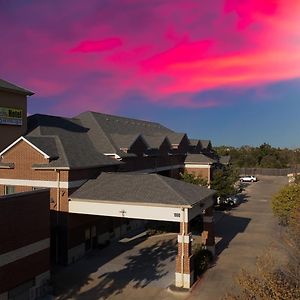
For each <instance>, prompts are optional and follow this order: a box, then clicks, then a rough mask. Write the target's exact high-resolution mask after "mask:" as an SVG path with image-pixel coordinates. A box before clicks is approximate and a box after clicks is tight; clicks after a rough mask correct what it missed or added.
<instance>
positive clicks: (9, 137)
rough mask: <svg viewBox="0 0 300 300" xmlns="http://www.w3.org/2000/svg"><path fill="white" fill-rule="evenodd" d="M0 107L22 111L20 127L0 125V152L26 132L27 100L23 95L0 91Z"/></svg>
mask: <svg viewBox="0 0 300 300" xmlns="http://www.w3.org/2000/svg"><path fill="white" fill-rule="evenodd" d="M0 107H7V108H16V109H22V111H23V115H22V117H23V119H22V123H23V124H22V126H15V125H1V124H0V136H1V139H0V151H2V150H3V149H5V148H6V147H7V146H8V145H9V144H11V143H12V142H13V141H15V140H16V139H17V138H18V137H20V136H21V135H23V134H25V132H26V130H27V98H26V96H24V95H20V94H15V93H11V92H6V91H0Z"/></svg>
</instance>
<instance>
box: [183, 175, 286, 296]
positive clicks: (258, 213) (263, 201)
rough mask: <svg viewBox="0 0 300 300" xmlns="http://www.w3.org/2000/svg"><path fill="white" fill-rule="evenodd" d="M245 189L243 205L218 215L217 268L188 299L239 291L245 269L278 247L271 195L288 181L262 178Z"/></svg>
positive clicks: (205, 277)
mask: <svg viewBox="0 0 300 300" xmlns="http://www.w3.org/2000/svg"><path fill="white" fill-rule="evenodd" d="M259 179H260V181H258V182H256V183H251V184H249V185H247V186H246V190H245V194H244V199H243V203H241V204H240V205H239V206H238V207H236V208H234V209H232V210H231V211H230V212H228V213H226V212H225V213H224V212H216V217H217V219H218V220H217V223H216V236H217V245H216V251H217V254H218V258H217V261H216V264H215V266H214V267H212V268H211V269H209V270H208V271H207V272H206V273H205V275H204V278H203V279H202V280H201V281H199V282H198V283H197V285H196V286H195V287H194V289H193V291H192V293H191V295H190V296H189V297H188V299H201V300H218V299H221V298H222V296H223V295H225V293H226V292H228V291H230V292H232V291H234V290H237V284H236V282H235V278H236V276H237V274H238V273H239V272H240V271H241V269H242V268H244V269H247V270H253V269H254V268H255V262H256V258H257V256H259V255H261V254H262V253H263V252H264V251H265V250H266V249H267V248H268V247H269V246H270V245H273V247H276V244H277V243H278V240H280V230H279V226H278V224H277V221H276V219H275V218H274V216H273V214H272V210H271V206H270V200H271V197H272V195H273V194H274V193H275V192H276V191H278V190H279V189H280V188H281V187H282V186H283V185H284V184H287V178H286V177H260V178H259Z"/></svg>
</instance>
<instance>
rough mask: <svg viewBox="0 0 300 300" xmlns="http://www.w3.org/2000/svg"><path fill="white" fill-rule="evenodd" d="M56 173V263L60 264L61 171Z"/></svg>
mask: <svg viewBox="0 0 300 300" xmlns="http://www.w3.org/2000/svg"><path fill="white" fill-rule="evenodd" d="M55 171H56V174H57V176H56V178H57V187H56V204H57V205H56V262H57V263H58V262H59V257H58V252H59V243H58V240H59V231H58V226H59V212H60V171H59V170H57V169H55Z"/></svg>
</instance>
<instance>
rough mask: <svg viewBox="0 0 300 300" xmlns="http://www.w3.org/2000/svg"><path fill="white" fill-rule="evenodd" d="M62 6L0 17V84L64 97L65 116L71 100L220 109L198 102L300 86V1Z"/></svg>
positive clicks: (89, 104)
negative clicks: (220, 94) (282, 84)
mask: <svg viewBox="0 0 300 300" xmlns="http://www.w3.org/2000/svg"><path fill="white" fill-rule="evenodd" d="M60 5H61V11H62V14H57V13H56V9H57V8H56V7H55V5H54V4H52V2H42V1H41V2H36V3H35V4H26V5H23V6H22V5H20V6H17V5H14V4H10V5H8V4H6V5H3V6H2V10H1V11H0V26H1V28H4V29H5V30H3V33H2V40H1V41H2V43H3V45H6V46H5V47H1V48H0V56H1V58H2V62H1V73H2V77H5V78H7V79H10V80H12V79H14V80H15V81H16V82H17V83H19V84H21V85H23V86H26V87H27V88H29V89H32V90H34V91H36V92H37V94H36V96H35V97H39V96H40V97H59V98H60V99H61V103H60V104H59V105H58V106H57V107H55V108H54V110H55V109H56V110H57V111H58V112H59V111H61V110H62V109H61V108H62V107H66V106H68V105H70V103H71V102H72V103H74V104H73V105H72V109H73V110H74V111H75V110H76V111H78V110H79V109H80V110H87V109H94V110H97V107H98V108H99V109H102V110H104V111H109V112H112V111H113V110H116V109H117V108H118V106H119V105H120V104H121V103H122V101H123V99H124V97H125V96H126V95H128V94H130V93H133V92H136V93H137V94H140V95H143V99H147V101H150V102H153V103H155V104H162V105H168V106H182V107H184V106H186V107H208V106H216V105H222V103H223V102H222V100H205V101H204V100H203V99H201V97H200V98H197V97H193V95H195V94H198V93H201V92H204V91H208V90H211V89H223V88H230V89H237V88H245V87H255V86H259V87H260V86H262V85H265V84H268V83H275V82H278V81H282V80H289V79H295V78H300V55H299V53H300V28H299V18H300V1H299V0H265V1H261V0H244V1H238V0H226V1H223V0H214V1H211V2H206V3H204V2H203V1H198V0H190V1H185V2H184V3H183V2H182V1H181V0H173V1H171V0H170V1H153V2H149V1H137V0H130V1H124V0H112V1H108V2H107V3H106V5H103V4H101V1H100V2H99V1H97V0H91V1H90V4H89V6H87V5H85V4H84V3H83V2H82V1H79V0H74V1H72V5H71V6H70V5H69V4H68V5H67V4H64V3H62V4H60ZM20 13H22V14H25V15H30V16H31V18H19V14H20ZM107 37H109V38H107ZM70 49H71V50H70ZM88 53H91V54H93V53H94V54H97V53H101V55H81V54H88ZM14 80H12V81H14Z"/></svg>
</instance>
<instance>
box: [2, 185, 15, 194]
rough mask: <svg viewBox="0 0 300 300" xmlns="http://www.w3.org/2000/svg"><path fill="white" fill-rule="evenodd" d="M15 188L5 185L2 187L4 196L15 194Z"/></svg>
mask: <svg viewBox="0 0 300 300" xmlns="http://www.w3.org/2000/svg"><path fill="white" fill-rule="evenodd" d="M15 192H16V187H15V186H14V185H6V186H4V195H10V194H15Z"/></svg>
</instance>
